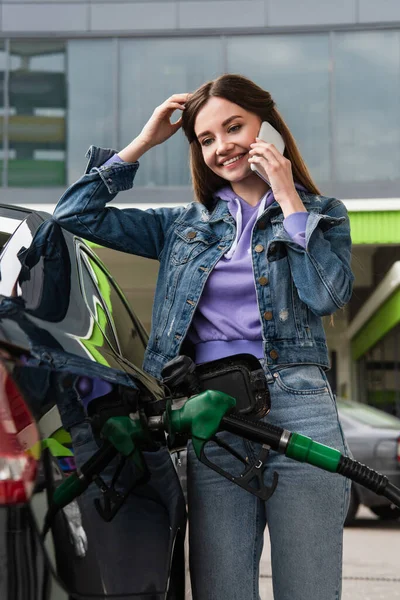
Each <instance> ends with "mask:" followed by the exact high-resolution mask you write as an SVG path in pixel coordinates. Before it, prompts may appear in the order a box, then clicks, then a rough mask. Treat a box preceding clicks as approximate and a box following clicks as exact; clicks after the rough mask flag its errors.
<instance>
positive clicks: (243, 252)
mask: <svg viewBox="0 0 400 600" xmlns="http://www.w3.org/2000/svg"><path fill="white" fill-rule="evenodd" d="M296 188H297V189H304V188H302V187H301V186H297V185H296ZM215 196H217V197H218V198H221V200H224V201H225V202H227V203H228V208H229V211H230V213H231V215H232V216H233V218H234V219H235V221H236V238H235V240H234V241H233V243H232V246H231V248H230V249H229V251H228V252H227V253H226V254H225V255H224V256H223V257H222V258H221V260H220V261H219V262H218V263H217V264H216V266H215V267H214V269H213V271H212V272H211V273H210V275H209V277H208V280H207V282H206V285H205V287H204V290H203V293H202V295H201V298H200V301H199V304H198V305H197V309H196V312H195V314H194V317H193V321H192V324H191V327H190V329H189V332H188V338H187V339H188V340H189V341H190V342H191V343H192V344H193V345H194V347H195V361H196V363H202V362H208V361H210V360H216V359H218V358H223V357H225V356H230V355H232V354H238V353H241V352H247V353H249V354H253V355H254V356H256V357H257V358H263V357H264V354H263V344H262V329H261V319H260V313H259V309H258V303H257V295H256V287H255V283H254V276H253V267H252V261H251V235H252V231H253V227H254V224H255V222H256V221H257V220H258V218H259V216H261V214H262V213H263V212H264V210H265V209H266V208H267V207H268V206H269V205H270V204H272V203H273V202H274V200H275V198H274V195H273V193H272V191H271V190H270V191H269V192H267V194H265V196H263V198H261V200H260V202H259V203H258V204H257V206H250V204H247V202H245V201H244V200H243V199H242V198H240V197H239V196H236V194H235V193H234V191H233V190H232V188H231V187H230V186H227V187H225V188H223V189H221V190H219V191H218V192H217V193H216V194H215ZM307 219H308V213H307V212H299V213H294V214H292V215H290V216H289V217H287V218H286V219H285V220H284V222H283V225H284V228H285V230H286V231H287V233H288V234H289V235H290V236H291V237H292V239H293V241H295V242H296V243H298V244H300V245H301V246H303V248H304V247H305V229H306V223H307Z"/></svg>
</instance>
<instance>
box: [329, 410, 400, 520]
mask: <svg viewBox="0 0 400 600" xmlns="http://www.w3.org/2000/svg"><path fill="white" fill-rule="evenodd" d="M337 407H338V412H339V418H340V422H341V424H342V427H343V431H344V434H345V436H346V439H347V442H348V445H349V448H350V451H351V452H352V454H353V458H354V459H355V460H357V461H358V462H360V463H363V464H365V465H368V466H369V467H371V469H374V470H375V471H378V473H381V474H382V475H386V476H387V477H388V478H389V479H390V481H391V482H392V483H393V484H394V485H395V486H397V487H399V485H400V419H398V418H397V417H394V416H392V415H389V414H388V413H386V412H384V411H382V410H379V409H377V408H374V407H373V406H368V405H367V404H362V403H360V402H352V401H351V400H343V399H338V400H337ZM361 504H362V505H363V506H366V507H368V508H369V509H370V510H371V511H372V512H373V513H374V514H375V515H377V516H378V517H380V518H381V519H397V518H399V517H400V508H398V507H396V506H393V505H392V504H391V503H390V502H389V500H387V499H386V498H384V497H383V496H378V494H375V493H374V492H371V491H370V490H367V489H366V488H365V487H363V486H361V485H359V484H357V483H354V482H352V486H351V497H350V506H349V510H348V513H347V518H346V523H345V524H346V525H350V524H352V523H353V522H354V519H355V517H356V514H357V511H358V508H359V506H360V505H361Z"/></svg>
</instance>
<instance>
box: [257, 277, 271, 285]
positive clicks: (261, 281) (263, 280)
mask: <svg viewBox="0 0 400 600" xmlns="http://www.w3.org/2000/svg"><path fill="white" fill-rule="evenodd" d="M268 282H269V279H268V277H260V278H259V280H258V283H259V284H260V285H267V283H268Z"/></svg>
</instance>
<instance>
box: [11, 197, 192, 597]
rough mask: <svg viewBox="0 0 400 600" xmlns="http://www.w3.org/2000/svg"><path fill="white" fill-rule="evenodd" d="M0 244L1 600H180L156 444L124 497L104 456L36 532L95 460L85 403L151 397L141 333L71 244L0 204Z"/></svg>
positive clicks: (180, 521) (169, 486) (174, 506)
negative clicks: (101, 465) (87, 481)
mask: <svg viewBox="0 0 400 600" xmlns="http://www.w3.org/2000/svg"><path fill="white" fill-rule="evenodd" d="M0 243H1V254H0V506H1V508H0V553H1V556H0V598H1V599H2V600H36V599H38V600H39V599H41V600H42V599H43V600H45V599H51V600H56V599H57V600H63V599H66V598H79V597H85V598H108V597H112V598H121V599H122V598H124V599H125V598H135V599H137V600H138V599H139V600H140V599H141V598H142V599H143V600H144V599H146V600H162V599H165V598H169V599H173V598H174V599H177V600H179V599H183V598H184V572H183V571H182V568H183V560H182V557H183V547H184V535H185V524H186V513H185V503H184V499H183V495H182V491H181V487H180V485H179V480H178V478H177V476H176V472H175V470H174V467H173V464H172V461H171V459H170V455H169V452H168V450H167V449H166V447H165V440H164V439H163V438H162V437H160V436H159V439H157V440H155V441H154V443H151V444H150V445H149V447H148V448H147V449H146V457H147V458H146V463H147V467H148V469H149V471H150V473H151V475H152V476H151V478H150V479H149V480H146V481H143V482H142V483H140V482H139V483H140V485H139V484H138V485H137V492H135V493H130V494H128V493H126V494H125V491H126V490H128V491H129V489H130V486H131V485H132V481H133V482H134V483H135V477H136V475H135V468H136V467H135V466H134V465H133V464H131V463H129V461H125V462H124V463H123V464H122V462H118V461H117V459H113V461H111V462H110V463H109V465H108V466H107V468H106V469H105V470H104V472H102V473H101V477H100V476H99V477H96V478H95V479H94V482H95V483H94V484H92V485H91V486H90V487H89V489H88V490H87V492H85V493H84V494H82V495H81V496H80V497H79V499H78V500H75V501H74V502H72V503H70V504H68V506H66V507H65V508H64V509H63V510H61V511H59V512H58V513H57V514H56V515H54V517H53V518H52V520H51V522H50V521H49V523H48V524H49V526H48V527H47V529H49V532H48V534H47V535H46V536H45V537H44V536H43V535H42V534H43V533H44V530H45V529H44V527H45V523H47V521H46V520H45V516H46V513H47V512H48V508H49V506H51V503H52V497H53V494H54V492H55V490H57V488H58V486H59V485H60V484H61V483H63V482H64V481H65V480H66V478H68V477H71V476H72V475H73V474H74V473H75V471H76V468H77V467H80V466H81V465H82V464H84V463H85V462H86V461H87V460H88V458H90V457H91V456H92V455H93V454H94V453H96V452H97V451H98V450H99V446H100V440H99V439H98V438H96V434H95V432H94V430H93V428H92V427H91V425H90V423H89V421H88V418H87V410H90V408H88V406H89V404H90V403H88V404H87V405H85V404H84V399H86V400H87V399H89V400H90V399H91V398H97V397H98V396H99V394H100V396H101V397H102V398H104V397H106V398H109V399H110V398H111V400H112V401H114V400H115V399H117V402H119V403H120V404H121V405H122V403H123V404H124V407H126V406H129V407H131V406H132V407H133V408H132V411H134V410H136V408H137V406H138V398H139V399H140V403H141V404H142V403H144V402H147V403H157V402H159V401H160V400H161V399H162V398H163V397H164V390H163V388H162V387H161V385H160V383H159V382H158V381H156V380H155V379H154V378H152V377H150V376H149V375H147V374H146V373H145V372H143V371H142V369H141V364H142V361H143V354H144V351H145V347H146V343H147V334H146V332H145V330H144V329H143V327H142V325H141V324H140V322H139V321H138V319H137V318H136V316H135V315H134V314H133V312H132V311H131V309H130V307H129V306H128V304H127V302H126V300H125V298H124V296H123V294H122V292H121V290H120V289H119V287H118V285H117V284H116V282H115V281H114V280H113V278H112V277H111V276H110V274H109V273H108V271H107V269H106V268H105V267H104V265H103V264H102V263H101V261H100V260H99V259H98V257H97V256H96V254H95V253H94V252H93V251H92V250H91V249H90V247H89V246H88V245H87V244H86V243H85V242H84V241H83V240H82V239H80V238H78V237H76V236H74V235H72V234H70V233H68V232H66V231H64V230H62V229H61V228H60V226H59V225H58V224H57V223H55V222H54V221H53V220H52V219H51V216H50V215H48V214H46V213H39V212H32V211H29V210H25V209H22V208H19V207H12V206H4V205H0ZM99 386H100V388H102V390H103V391H100V392H99V391H98V388H99ZM104 386H106V391H107V393H106V394H105V395H104ZM96 390H97V391H96ZM101 394H103V395H101ZM164 437H165V436H164ZM116 473H118V478H117V475H116ZM71 481H72V479H71ZM136 483H137V482H136ZM95 484H97V485H95ZM117 486H119V487H117ZM135 489H136V488H135ZM125 495H126V496H127V497H126V499H125ZM121 498H122V499H123V500H121ZM117 503H118V506H117ZM115 506H117V508H119V510H118V512H116V511H115V512H116V515H115V516H114V518H112V521H111V523H110V522H108V520H110V519H111V517H112V516H113V512H112V511H113V508H114V507H115Z"/></svg>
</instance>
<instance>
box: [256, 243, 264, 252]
mask: <svg viewBox="0 0 400 600" xmlns="http://www.w3.org/2000/svg"><path fill="white" fill-rule="evenodd" d="M254 250H255V251H256V252H258V254H259V253H260V252H262V251H263V250H264V246H263V245H262V244H257V246H256V247H255V248H254Z"/></svg>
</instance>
